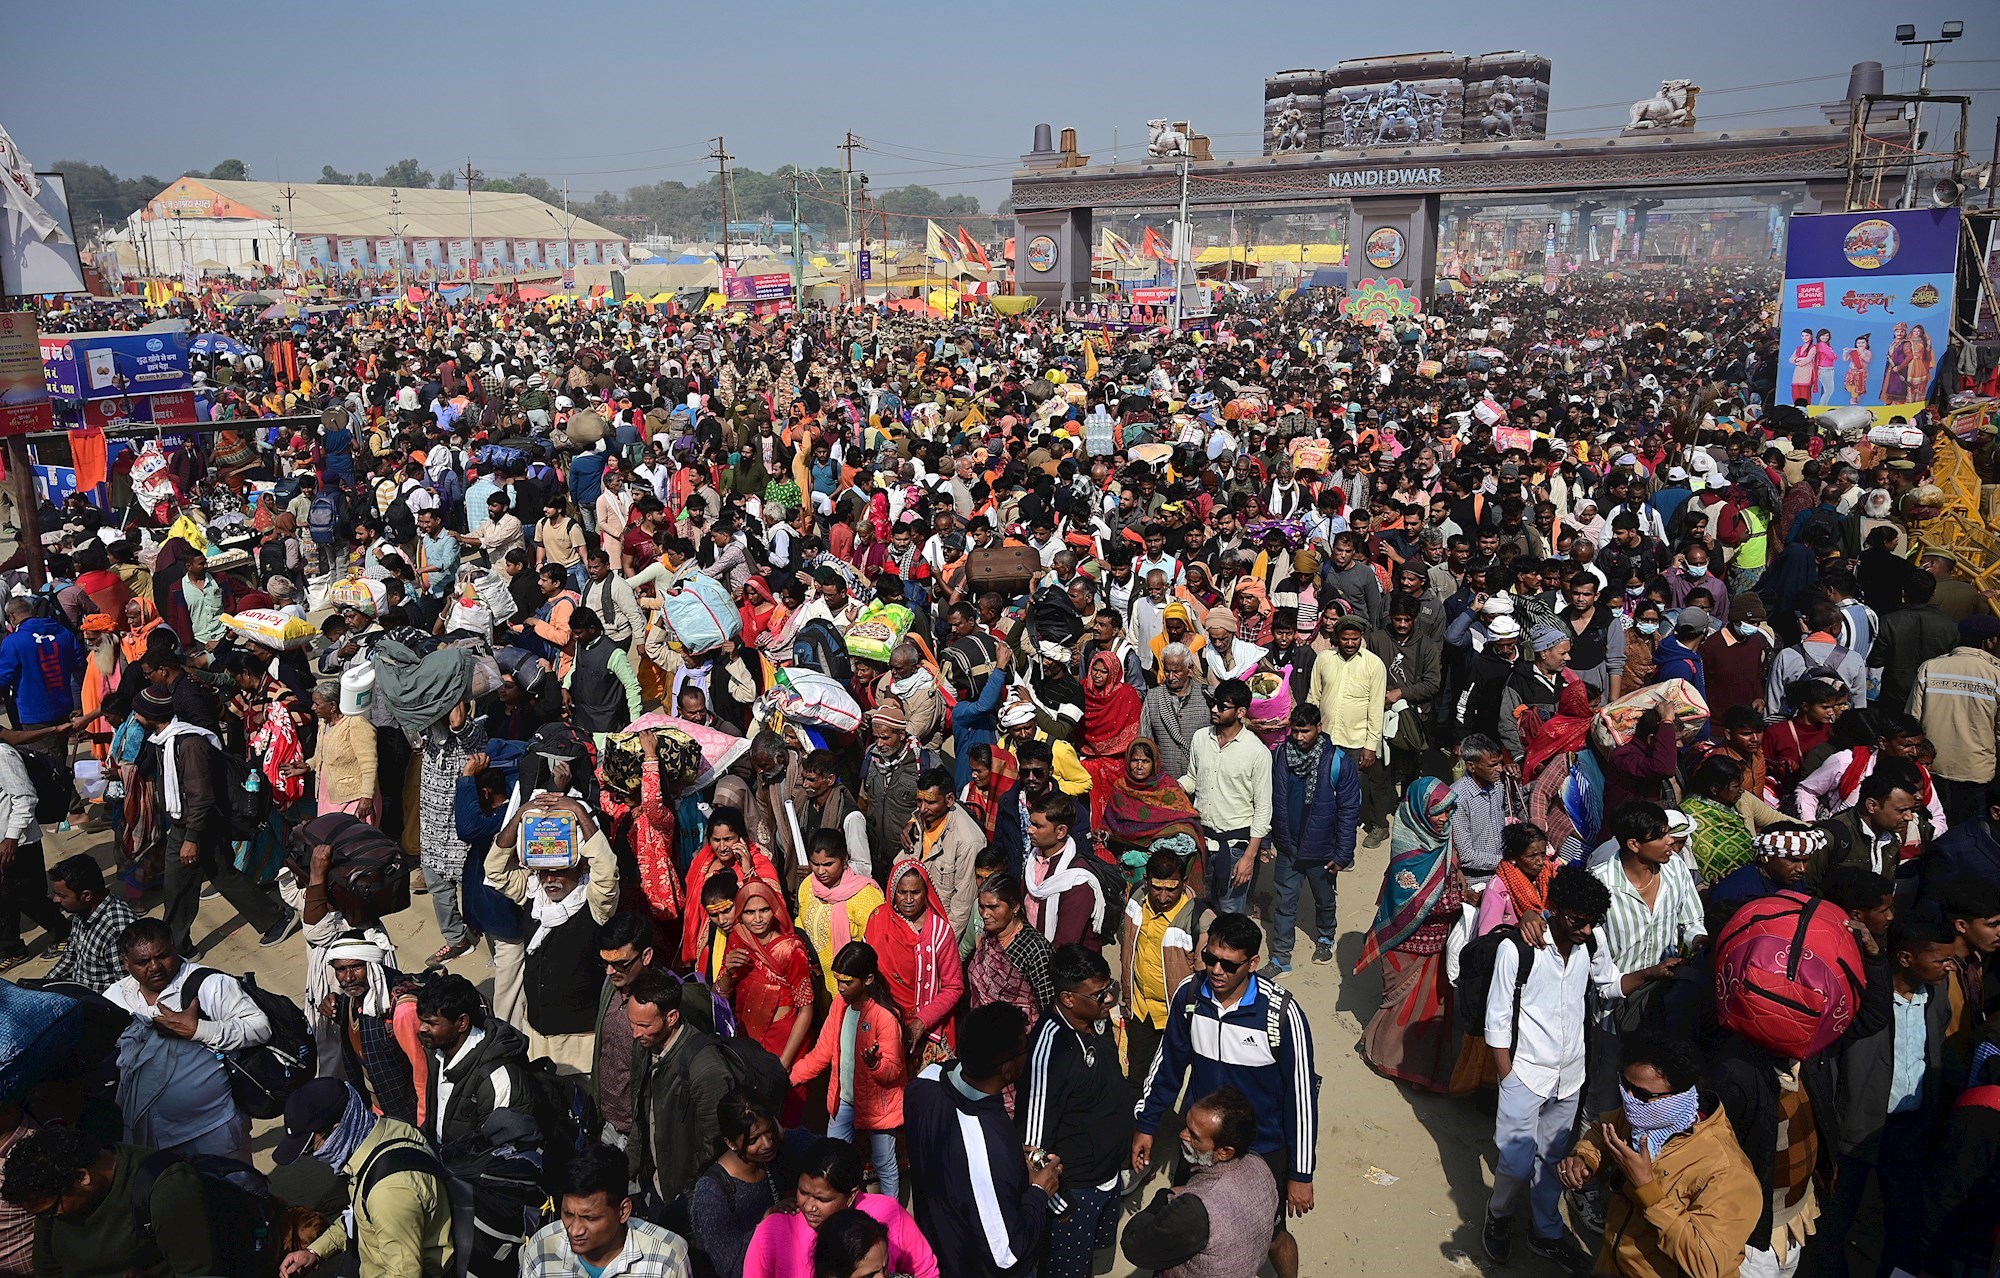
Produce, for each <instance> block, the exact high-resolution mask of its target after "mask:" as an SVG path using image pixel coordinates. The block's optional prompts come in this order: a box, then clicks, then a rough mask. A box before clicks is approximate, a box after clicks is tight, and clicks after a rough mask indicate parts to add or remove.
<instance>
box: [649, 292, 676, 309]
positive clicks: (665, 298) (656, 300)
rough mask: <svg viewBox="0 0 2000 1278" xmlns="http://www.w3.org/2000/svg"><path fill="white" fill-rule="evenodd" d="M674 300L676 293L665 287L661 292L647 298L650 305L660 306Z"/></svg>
mask: <svg viewBox="0 0 2000 1278" xmlns="http://www.w3.org/2000/svg"><path fill="white" fill-rule="evenodd" d="M673 300H674V295H673V294H672V293H670V292H667V291H666V290H664V289H663V290H661V291H660V292H658V293H655V294H653V295H652V296H651V297H649V298H647V299H646V303H647V305H649V306H659V305H662V304H664V303H666V302H671V301H673Z"/></svg>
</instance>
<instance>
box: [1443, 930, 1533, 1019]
mask: <svg viewBox="0 0 2000 1278" xmlns="http://www.w3.org/2000/svg"><path fill="white" fill-rule="evenodd" d="M1508 944H1512V945H1513V946H1515V947H1516V948H1517V949H1518V950H1519V951H1520V953H1519V957H1520V960H1521V962H1520V966H1519V968H1518V969H1517V970H1516V972H1515V974H1514V1026H1515V1028H1516V1029H1517V1030H1518V1029H1519V1028H1520V1023H1521V990H1522V989H1523V988H1525V987H1526V986H1527V984H1528V973H1529V972H1531V971H1533V970H1534V966H1535V951H1534V950H1533V949H1532V948H1531V947H1530V946H1529V945H1528V943H1527V942H1526V941H1525V940H1523V939H1522V938H1521V929H1520V928H1518V927H1515V926H1514V925H1513V924H1511V923H1509V924H1507V925H1505V926H1503V927H1496V928H1494V929H1493V930H1492V931H1491V932H1488V933H1486V934H1485V935H1484V936H1477V937H1474V938H1473V939H1472V940H1470V941H1467V942H1466V944H1465V948H1464V949H1462V950H1460V951H1459V953H1458V984H1457V986H1456V987H1455V989H1456V994H1457V1006H1456V1012H1457V1018H1458V1029H1459V1032H1460V1033H1461V1034H1472V1035H1476V1036H1478V1037H1481V1038H1484V1037H1485V1035H1486V1002H1487V999H1488V998H1489V997H1490V996H1491V993H1492V989H1493V961H1494V959H1496V958H1498V957H1499V954H1500V947H1501V946H1503V945H1508ZM1510 1041H1511V1040H1510Z"/></svg>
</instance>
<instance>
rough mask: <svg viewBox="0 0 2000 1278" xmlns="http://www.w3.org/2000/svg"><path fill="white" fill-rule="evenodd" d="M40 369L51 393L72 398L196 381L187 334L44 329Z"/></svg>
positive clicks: (183, 386)
mask: <svg viewBox="0 0 2000 1278" xmlns="http://www.w3.org/2000/svg"><path fill="white" fill-rule="evenodd" d="M42 370H43V372H44V374H45V375H46V376H47V378H48V384H49V394H50V395H51V396H53V397H54V398H56V399H60V400H66V401H69V402H71V403H84V402H88V401H90V400H98V399H119V398H121V397H124V396H128V395H156V394H160V393H162V392H166V391H185V390H190V389H192V388H193V386H194V382H193V379H192V377H191V376H190V372H189V369H188V334H187V332H186V330H184V329H183V330H181V331H178V332H166V331H156V332H142V333H44V334H43V335H42Z"/></svg>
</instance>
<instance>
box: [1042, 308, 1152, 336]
mask: <svg viewBox="0 0 2000 1278" xmlns="http://www.w3.org/2000/svg"><path fill="white" fill-rule="evenodd" d="M1172 320H1173V308H1172V307H1171V306H1169V305H1167V304H1166V303H1161V302H1148V303H1138V302H1071V303H1069V304H1068V305H1067V306H1065V307H1063V322H1064V323H1066V324H1074V325H1076V326H1077V327H1079V328H1101V329H1107V330H1116V331H1120V332H1127V333H1138V332H1144V331H1145V330H1147V329H1152V328H1159V327H1161V326H1162V325H1164V324H1169V323H1171V322H1172Z"/></svg>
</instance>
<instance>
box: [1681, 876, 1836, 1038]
mask: <svg viewBox="0 0 2000 1278" xmlns="http://www.w3.org/2000/svg"><path fill="white" fill-rule="evenodd" d="M1865 983H1866V982H1865V980H1864V978H1863V977H1862V974H1861V949H1860V947H1859V946H1858V945H1856V944H1855V942H1854V936H1853V934H1852V933H1850V932H1849V931H1848V929H1847V920H1846V918H1845V917H1844V916H1843V915H1842V913H1841V911H1840V909H1839V908H1838V907H1837V906H1834V905H1830V904H1828V903H1827V902H1825V901H1822V900H1820V899H1819V898H1818V897H1814V896H1807V895H1806V894H1804V893H1803V892H1776V893H1773V894H1772V895H1770V896H1764V897H1759V898H1757V899H1756V900H1753V901H1750V902H1748V903H1746V904H1745V905H1743V906H1742V908H1740V909H1738V910H1737V911H1736V916H1735V917H1734V918H1732V919H1730V920H1729V924H1728V926H1727V927H1724V928H1723V929H1722V935H1721V937H1720V938H1718V939H1717V941H1716V944H1715V1007H1716V1013H1717V1015H1718V1017H1719V1018H1720V1019H1721V1021H1722V1026H1723V1028H1724V1029H1728V1030H1733V1031H1735V1032H1736V1033H1738V1034H1741V1035H1743V1036H1744V1037H1745V1038H1748V1039H1750V1040H1751V1041H1752V1042H1755V1043H1757V1044H1758V1045H1759V1046H1762V1047H1764V1048H1766V1049H1768V1050H1770V1051H1772V1052H1775V1053H1777V1054H1778V1055H1780V1056H1786V1057H1791V1058H1793V1059H1804V1058H1805V1057H1808V1056H1811V1055H1812V1054H1813V1053H1815V1052H1818V1051H1821V1050H1823V1049H1824V1048H1826V1047H1828V1046H1830V1045H1831V1044H1832V1043H1833V1042H1835V1041H1836V1040H1837V1039H1839V1038H1840V1036H1841V1035H1842V1034H1844V1033H1846V1032H1847V1027H1848V1026H1849V1025H1852V1024H1853V1023H1854V1017H1855V1013H1856V1012H1857V1010H1858V1009H1859V1007H1860V1004H1861V991H1862V988H1863V986H1864V985H1865Z"/></svg>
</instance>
